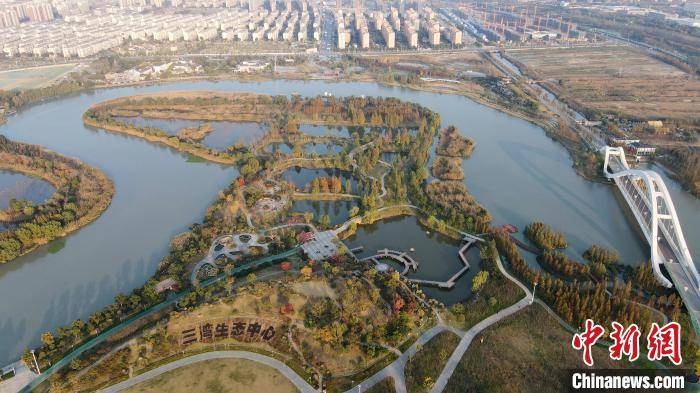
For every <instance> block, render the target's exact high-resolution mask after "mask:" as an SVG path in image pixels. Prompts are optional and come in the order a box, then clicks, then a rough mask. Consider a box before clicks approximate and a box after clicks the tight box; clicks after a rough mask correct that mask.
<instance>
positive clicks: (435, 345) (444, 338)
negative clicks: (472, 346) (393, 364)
mask: <svg viewBox="0 0 700 393" xmlns="http://www.w3.org/2000/svg"><path fill="white" fill-rule="evenodd" d="M459 340H460V338H459V336H457V335H456V334H454V333H452V332H449V331H443V332H440V333H438V334H437V335H436V336H435V337H433V338H432V339H431V340H430V341H428V342H427V343H426V344H425V346H423V348H421V349H420V350H419V351H418V352H416V353H415V354H414V355H413V356H411V358H410V359H408V362H406V368H405V370H404V372H405V374H406V388H407V389H408V391H409V392H410V393H424V392H427V391H429V390H430V389H431V388H432V386H433V384H434V383H435V381H436V380H437V378H438V377H439V376H440V373H441V372H442V369H443V368H444V367H445V363H447V359H449V358H450V355H452V352H454V350H455V348H456V347H457V344H459Z"/></svg>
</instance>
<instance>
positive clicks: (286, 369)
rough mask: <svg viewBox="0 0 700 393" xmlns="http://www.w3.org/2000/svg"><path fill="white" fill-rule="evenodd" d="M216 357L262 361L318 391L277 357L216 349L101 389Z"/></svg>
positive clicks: (304, 391) (305, 392)
mask: <svg viewBox="0 0 700 393" xmlns="http://www.w3.org/2000/svg"><path fill="white" fill-rule="evenodd" d="M215 359H245V360H251V361H253V362H257V363H261V364H264V365H266V366H270V367H272V368H274V369H275V370H277V371H279V372H280V373H281V374H282V375H284V376H285V377H287V379H289V380H290V381H291V382H292V383H293V384H294V386H296V388H297V389H299V391H300V392H301V393H313V392H316V389H314V388H313V386H311V385H309V383H308V382H306V381H305V380H304V379H303V378H302V377H300V376H299V374H297V373H296V372H294V370H292V369H291V368H289V366H287V365H286V364H284V363H282V362H280V361H279V360H277V359H273V358H271V357H268V356H265V355H261V354H259V353H254V352H246V351H216V352H206V353H200V354H198V355H194V356H190V357H186V358H183V359H179V360H176V361H174V362H172V363H168V364H165V365H163V366H160V367H158V368H155V369H153V370H150V371H147V372H145V373H143V374H140V375H137V376H135V377H133V378H129V379H127V380H126V381H124V382H120V383H118V384H116V385H112V386H110V387H108V388H106V389H103V390H100V392H103V393H115V392H120V391H122V390H124V389H127V388H130V387H132V386H134V385H137V384H139V383H141V382H145V381H148V380H149V379H151V378H154V377H157V376H159V375H161V374H163V373H167V372H168V371H172V370H175V369H177V368H180V367H183V366H188V365H190V364H195V363H199V362H204V361H207V360H215Z"/></svg>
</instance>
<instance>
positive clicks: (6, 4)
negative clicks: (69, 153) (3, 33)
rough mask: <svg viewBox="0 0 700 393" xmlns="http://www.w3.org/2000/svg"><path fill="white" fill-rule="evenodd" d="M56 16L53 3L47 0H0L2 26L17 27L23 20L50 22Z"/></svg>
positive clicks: (0, 25)
mask: <svg viewBox="0 0 700 393" xmlns="http://www.w3.org/2000/svg"><path fill="white" fill-rule="evenodd" d="M54 17H55V16H54V12H53V7H52V5H51V3H50V2H48V1H45V0H44V1H26V0H25V1H17V0H0V27H16V26H19V25H20V24H21V23H23V22H49V21H52V20H54Z"/></svg>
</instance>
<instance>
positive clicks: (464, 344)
mask: <svg viewBox="0 0 700 393" xmlns="http://www.w3.org/2000/svg"><path fill="white" fill-rule="evenodd" d="M496 265H497V266H498V270H500V271H501V274H503V275H504V276H505V277H506V278H507V279H509V280H511V281H513V282H514V283H515V284H517V285H518V286H519V287H520V288H521V289H522V290H523V291H525V294H526V295H525V297H524V298H522V299H520V301H519V302H517V303H515V304H513V305H512V306H510V307H507V308H505V309H503V310H501V311H499V312H497V313H496V314H493V315H491V316H489V317H488V318H486V319H484V320H482V321H481V322H479V323H477V324H476V325H474V326H473V327H472V328H471V329H469V330H468V331H467V332H466V333H465V334H464V336H463V337H462V341H460V342H459V344H458V345H457V348H455V350H454V352H452V355H451V356H450V358H449V359H448V360H447V364H445V368H444V369H443V370H442V372H441V373H440V376H439V377H438V379H437V380H436V381H435V385H433V388H432V389H431V390H430V393H439V392H442V391H443V390H444V389H445V386H447V382H449V380H450V377H451V376H452V374H453V373H454V371H455V369H456V368H457V365H458V364H459V361H460V360H461V359H462V356H464V353H465V352H466V351H467V349H468V348H469V344H471V342H472V340H473V339H474V337H475V336H476V335H477V334H479V333H480V332H481V331H483V330H484V329H486V328H488V327H489V326H491V325H493V324H495V323H496V322H498V321H500V320H502V319H503V318H506V317H508V316H511V315H513V314H515V313H516V312H518V311H520V310H522V309H523V308H525V307H527V306H529V305H530V304H532V301H533V300H534V296H533V294H532V292H530V290H529V289H528V288H527V287H526V286H525V285H523V284H522V283H521V282H520V281H518V280H516V279H515V278H514V277H513V276H511V275H510V274H509V273H508V272H507V271H506V269H505V268H504V267H503V264H502V263H501V259H500V258H497V259H496Z"/></svg>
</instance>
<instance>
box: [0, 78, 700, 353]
mask: <svg viewBox="0 0 700 393" xmlns="http://www.w3.org/2000/svg"><path fill="white" fill-rule="evenodd" d="M175 90H220V91H252V92H258V93H270V94H287V95H291V94H294V93H299V94H301V95H305V96H313V95H318V94H323V93H324V92H330V93H332V94H335V95H358V96H359V95H366V96H392V97H397V98H400V99H402V100H407V101H413V102H416V103H419V104H422V105H425V106H427V107H429V108H431V109H433V110H435V111H437V112H439V113H440V115H441V117H442V124H443V125H447V124H455V125H456V126H458V127H459V128H460V130H461V131H462V132H463V133H464V134H465V135H467V136H469V137H471V138H473V139H474V140H475V141H476V149H475V151H474V154H473V156H472V157H471V158H470V159H469V160H465V161H464V164H463V167H464V170H465V182H466V184H467V186H468V187H469V189H470V191H471V192H472V194H473V195H474V196H475V197H476V198H477V200H478V201H479V202H480V203H482V204H483V205H484V206H485V207H486V208H487V209H488V210H489V211H490V212H491V214H492V216H493V217H494V224H496V225H500V224H503V223H511V224H514V225H516V226H518V227H519V228H521V229H522V228H523V227H524V225H525V224H527V223H529V222H530V221H532V220H534V219H540V220H543V221H545V222H547V223H550V224H551V225H553V226H554V227H555V228H557V229H559V230H561V231H562V232H564V233H565V234H566V236H567V238H568V239H569V243H570V244H571V253H573V254H579V255H580V253H581V252H583V251H584V250H585V249H586V248H587V247H588V246H589V245H590V244H592V243H597V244H600V245H603V246H606V247H611V248H615V249H617V250H618V251H619V252H620V254H621V255H622V259H623V261H624V262H625V263H630V264H636V263H639V262H640V261H642V260H646V259H647V258H648V254H649V251H648V246H647V245H646V244H645V242H644V241H643V240H642V238H641V237H640V236H639V235H638V233H637V231H636V229H635V225H636V224H635V223H633V222H631V221H629V219H628V218H627V217H626V215H625V211H624V209H623V208H622V207H621V205H620V203H619V202H618V200H617V199H616V197H615V192H616V191H615V189H614V188H613V187H611V186H608V185H605V184H598V183H592V182H588V181H586V180H584V179H582V178H581V177H579V176H577V175H576V173H575V172H574V171H573V169H572V167H571V160H570V159H569V156H568V153H567V152H566V150H564V149H563V148H562V147H561V146H560V145H559V144H557V143H556V142H555V141H552V140H550V139H549V138H548V137H546V136H545V134H544V133H543V132H542V130H541V129H540V128H539V127H537V126H534V125H532V124H530V123H528V122H525V121H523V120H520V119H517V118H514V117H511V116H508V115H505V114H503V113H501V112H498V111H497V110H494V109H491V108H488V107H485V106H483V105H479V104H477V103H475V102H472V101H470V100H468V99H466V98H463V97H457V96H453V95H442V94H435V93H427V92H419V91H413V90H408V89H403V88H392V87H385V86H380V85H377V84H373V83H328V82H323V81H311V82H308V81H282V80H277V81H268V82H257V83H241V82H233V81H232V82H184V83H176V84H168V85H162V86H147V87H139V88H132V87H129V88H117V89H109V90H99V91H95V92H88V93H82V94H76V95H72V96H69V97H64V98H62V99H58V100H54V101H48V102H45V103H42V104H38V105H35V106H33V107H31V108H29V109H27V110H24V111H22V112H21V113H19V114H18V115H16V116H14V117H11V118H10V119H9V120H8V123H7V124H5V125H3V126H0V132H1V133H2V134H4V135H6V136H7V137H9V138H11V139H15V140H18V141H22V142H29V143H36V144H39V145H42V146H45V147H47V148H48V149H51V150H55V151H57V152H59V153H62V154H66V155H68V156H72V157H77V158H80V159H82V160H83V161H85V162H87V163H88V164H91V165H94V166H96V167H98V168H100V169H101V170H103V171H104V172H105V173H106V174H107V175H108V176H109V177H110V178H112V179H113V180H114V183H115V188H116V193H115V196H114V200H113V202H112V206H110V207H109V209H107V211H106V212H105V213H104V214H103V215H102V216H101V217H100V218H99V219H98V220H96V221H95V222H94V223H93V224H91V225H89V226H87V227H85V228H83V229H82V230H80V231H77V232H76V233H74V234H72V235H71V236H69V237H68V238H67V239H66V242H65V243H66V244H65V246H64V247H63V248H62V249H60V251H58V252H55V253H53V254H51V253H48V252H47V247H48V246H50V245H47V247H43V248H41V249H39V250H37V251H35V252H34V253H32V254H30V255H28V256H25V257H22V258H19V259H18V260H15V261H12V262H11V263H8V264H6V265H5V266H0V298H1V299H3V301H2V303H0V364H6V363H9V362H10V361H13V360H15V359H17V358H18V357H19V356H20V355H21V352H22V351H23V349H24V348H26V347H29V346H34V345H37V344H39V337H40V335H41V333H42V332H44V331H47V330H54V329H56V328H57V327H58V326H61V325H63V324H66V323H69V322H71V321H73V320H74V319H75V318H85V317H86V316H88V315H89V314H90V313H92V312H94V311H95V310H97V309H99V308H101V307H103V306H104V305H106V304H108V303H109V302H110V301H111V300H112V298H113V297H114V295H116V294H117V293H120V292H122V293H127V292H129V291H130V290H131V289H132V288H134V287H136V286H139V285H141V284H142V283H143V282H144V281H145V280H146V279H147V278H148V277H149V276H150V275H151V274H152V273H153V271H154V269H155V267H156V265H157V263H158V261H159V260H160V258H161V257H162V256H163V255H164V254H165V252H166V250H167V247H168V243H169V239H170V238H171V237H172V236H173V235H174V234H177V233H179V232H182V231H184V230H186V228H187V226H188V225H189V224H191V223H193V222H197V221H200V220H201V218H202V216H203V213H204V211H205V209H206V207H207V206H208V205H209V204H210V203H211V202H212V201H213V199H214V198H215V197H216V194H217V192H218V191H219V190H220V189H221V188H223V187H224V186H225V185H226V184H228V183H229V182H230V181H231V180H232V179H233V178H235V176H236V175H237V173H236V171H235V170H234V169H232V168H226V167H222V166H219V165H215V164H210V163H202V162H192V161H197V160H188V159H187V157H186V156H185V155H182V154H180V153H178V152H175V151H173V150H171V149H169V148H165V147H162V146H159V145H154V144H151V143H148V142H145V141H142V140H139V139H137V138H133V137H126V136H122V135H117V134H111V133H107V132H103V131H96V130H92V129H88V128H86V127H85V126H83V124H82V119H81V116H82V113H83V112H84V111H85V110H86V109H87V108H88V107H89V106H90V105H91V104H93V103H96V102H101V101H104V100H107V99H112V98H116V97H120V96H127V95H131V94H136V93H148V92H156V91H175ZM669 188H670V189H671V192H672V193H673V196H674V202H675V203H676V208H677V211H678V212H679V215H680V216H681V221H682V224H683V229H684V231H685V237H686V239H688V241H689V243H690V244H689V246H690V247H691V252H692V253H693V255H694V256H696V259H697V258H700V257H698V255H700V252H699V251H700V244H697V243H695V242H692V241H690V239H700V214H698V213H699V212H700V203H699V202H698V200H697V199H694V198H690V197H688V196H687V194H685V193H683V192H682V191H681V190H679V189H678V187H677V186H676V185H675V184H674V185H670V184H669ZM438 257H439V255H435V258H438ZM426 258H428V256H426ZM427 266H429V265H427Z"/></svg>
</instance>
